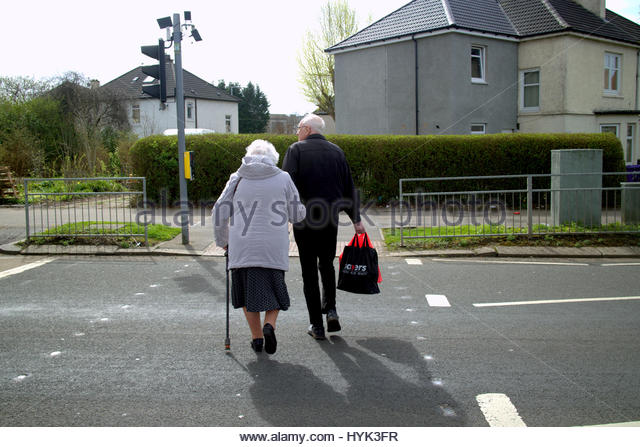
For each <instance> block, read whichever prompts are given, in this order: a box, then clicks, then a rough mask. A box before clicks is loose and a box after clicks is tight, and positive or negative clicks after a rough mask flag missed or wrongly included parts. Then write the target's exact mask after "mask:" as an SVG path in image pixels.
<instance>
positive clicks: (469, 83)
mask: <svg viewBox="0 0 640 447" xmlns="http://www.w3.org/2000/svg"><path fill="white" fill-rule="evenodd" d="M605 6H606V5H605V0H573V1H572V0H474V1H467V0H413V1H411V2H409V3H407V4H406V5H405V6H403V7H401V8H400V9H398V10H396V11H394V12H392V13H391V14H389V15H387V16H385V17H383V18H382V19H380V20H378V21H377V22H375V23H373V24H371V25H370V26H368V27H366V28H364V29H363V30H361V31H359V32H358V33H356V34H354V35H353V36H351V37H349V38H347V39H346V40H344V41H342V42H340V43H338V44H336V45H334V46H332V47H331V48H328V49H327V50H326V51H327V52H328V53H329V54H333V55H334V56H335V93H336V98H335V101H336V103H335V108H336V126H337V132H338V133H349V134H416V135H417V134H473V133H499V132H527V133H539V132H614V133H616V135H617V136H618V137H619V138H620V139H621V141H622V144H623V147H624V149H625V159H626V160H627V162H629V163H630V162H635V161H636V160H637V159H638V158H640V151H639V150H638V147H639V136H638V133H639V132H638V129H639V127H640V126H639V125H640V122H639V118H640V107H639V101H640V93H639V92H640V84H639V82H640V81H639V78H638V75H639V70H640V25H638V24H637V23H635V22H632V21H630V20H628V19H626V18H624V17H622V16H620V15H618V14H615V13H614V12H612V11H609V10H607V9H606V7H605Z"/></svg>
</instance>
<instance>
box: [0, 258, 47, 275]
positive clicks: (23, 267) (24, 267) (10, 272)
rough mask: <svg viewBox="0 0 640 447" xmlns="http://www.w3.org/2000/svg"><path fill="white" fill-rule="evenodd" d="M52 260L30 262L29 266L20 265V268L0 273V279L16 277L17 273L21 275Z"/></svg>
mask: <svg viewBox="0 0 640 447" xmlns="http://www.w3.org/2000/svg"><path fill="white" fill-rule="evenodd" d="M53 260H55V258H46V259H42V260H40V261H36V262H32V263H30V264H25V265H21V266H20V267H16V268H12V269H9V270H5V271H4V272H0V279H2V278H6V277H7V276H11V275H17V274H18V273H22V272H25V271H27V270H31V269H34V268H36V267H40V266H41V265H45V264H48V263H49V262H51V261H53Z"/></svg>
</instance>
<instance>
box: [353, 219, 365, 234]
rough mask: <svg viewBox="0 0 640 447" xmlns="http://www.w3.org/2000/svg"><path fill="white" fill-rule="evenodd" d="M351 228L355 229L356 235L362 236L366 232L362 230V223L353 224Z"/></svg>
mask: <svg viewBox="0 0 640 447" xmlns="http://www.w3.org/2000/svg"><path fill="white" fill-rule="evenodd" d="M353 228H355V230H356V233H358V234H364V233H366V232H367V230H366V229H365V228H364V224H363V223H362V221H360V222H357V223H354V224H353Z"/></svg>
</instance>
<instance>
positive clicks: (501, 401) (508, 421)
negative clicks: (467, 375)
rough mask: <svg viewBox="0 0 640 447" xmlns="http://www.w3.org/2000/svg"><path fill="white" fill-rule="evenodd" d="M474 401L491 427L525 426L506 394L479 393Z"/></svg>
mask: <svg viewBox="0 0 640 447" xmlns="http://www.w3.org/2000/svg"><path fill="white" fill-rule="evenodd" d="M476 401H478V405H480V410H481V411H482V414H484V418H485V419H486V420H487V422H488V423H489V426H491V427H526V424H525V423H524V422H523V421H522V418H520V415H519V414H518V410H517V409H516V407H514V406H513V404H512V403H511V400H510V399H509V397H507V395H505V394H501V393H489V394H479V395H477V396H476Z"/></svg>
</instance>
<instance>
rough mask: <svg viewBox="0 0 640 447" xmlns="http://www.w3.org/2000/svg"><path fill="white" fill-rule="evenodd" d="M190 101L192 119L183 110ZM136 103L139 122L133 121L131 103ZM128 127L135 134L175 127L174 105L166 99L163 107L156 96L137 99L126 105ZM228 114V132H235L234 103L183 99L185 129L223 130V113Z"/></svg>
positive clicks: (235, 114)
mask: <svg viewBox="0 0 640 447" xmlns="http://www.w3.org/2000/svg"><path fill="white" fill-rule="evenodd" d="M190 102H191V103H193V104H194V108H193V118H192V119H187V118H186V116H187V113H186V109H187V107H188V104H189V103H190ZM135 104H137V105H139V106H140V122H139V123H135V122H134V121H133V105H135ZM128 115H129V122H130V124H131V129H132V130H133V132H134V133H136V134H137V135H138V136H139V137H147V136H149V135H155V134H160V133H162V132H163V131H165V130H166V129H175V128H176V127H177V114H176V104H175V102H174V101H171V100H168V101H167V103H166V104H165V107H164V109H163V108H161V107H160V101H158V100H157V99H152V98H149V99H140V100H137V101H132V102H130V103H129V105H128ZM227 115H230V116H231V133H238V104H237V103H235V102H227V101H212V100H206V99H198V100H195V99H192V98H185V128H195V127H196V123H197V127H198V128H204V129H212V130H215V131H216V133H226V122H225V120H226V116H227Z"/></svg>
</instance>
